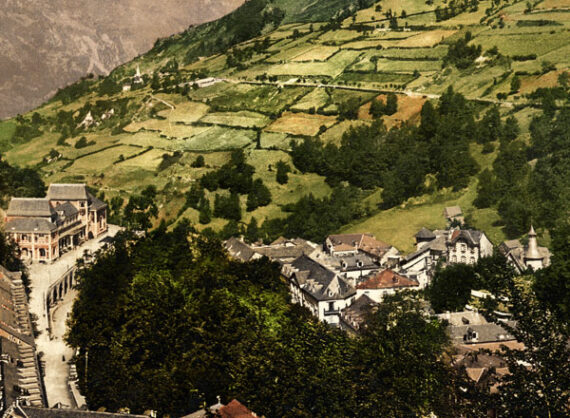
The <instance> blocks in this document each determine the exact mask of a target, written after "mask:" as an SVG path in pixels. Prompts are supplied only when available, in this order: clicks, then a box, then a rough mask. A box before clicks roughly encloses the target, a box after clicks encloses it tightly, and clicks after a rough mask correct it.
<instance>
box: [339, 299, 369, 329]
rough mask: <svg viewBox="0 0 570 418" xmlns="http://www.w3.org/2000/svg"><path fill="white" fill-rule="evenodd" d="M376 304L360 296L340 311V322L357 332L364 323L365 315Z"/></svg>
mask: <svg viewBox="0 0 570 418" xmlns="http://www.w3.org/2000/svg"><path fill="white" fill-rule="evenodd" d="M377 305H378V303H377V302H374V301H373V300H372V299H370V298H369V297H368V296H367V295H362V296H360V297H359V298H358V299H356V300H355V301H354V303H353V304H352V305H350V306H348V307H346V308H344V309H343V310H342V311H341V315H340V317H341V319H342V321H343V322H344V323H345V324H347V325H348V326H349V327H351V328H352V329H354V330H358V329H359V328H360V327H361V326H362V323H363V322H364V320H365V318H366V315H367V314H368V313H369V312H370V311H371V310H372V308H373V307H374V306H377Z"/></svg>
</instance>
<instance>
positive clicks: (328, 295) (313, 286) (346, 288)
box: [291, 255, 355, 300]
mask: <svg viewBox="0 0 570 418" xmlns="http://www.w3.org/2000/svg"><path fill="white" fill-rule="evenodd" d="M291 267H292V268H293V269H295V270H297V272H294V273H293V274H294V275H295V277H296V278H297V281H298V282H299V285H300V286H301V288H302V289H303V290H305V291H307V292H308V293H309V294H311V295H312V296H313V297H314V298H315V299H317V300H335V299H346V298H347V297H349V296H351V295H353V294H354V293H355V289H354V288H353V287H352V286H351V285H350V284H348V283H347V282H346V281H345V280H344V279H342V278H340V277H338V276H337V275H336V274H335V273H334V272H332V271H330V270H329V269H327V268H326V267H324V266H322V265H321V264H319V263H317V262H316V261H314V260H312V259H311V258H309V257H308V256H306V255H302V256H300V257H299V258H297V259H296V260H295V261H294V262H293V263H292V264H291Z"/></svg>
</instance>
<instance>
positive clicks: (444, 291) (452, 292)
mask: <svg viewBox="0 0 570 418" xmlns="http://www.w3.org/2000/svg"><path fill="white" fill-rule="evenodd" d="M476 284H477V282H476V277H475V271H474V269H473V267H472V266H470V265H468V264H461V263H459V264H451V265H449V266H447V267H446V268H438V269H437V270H436V272H435V275H434V277H433V280H432V282H431V284H430V285H429V287H428V288H427V289H426V295H427V297H428V299H429V301H430V303H431V306H432V308H433V309H434V310H435V311H436V312H444V311H459V310H462V309H464V308H465V305H466V304H467V302H468V301H469V299H470V297H471V290H472V289H475V288H476V287H477V286H476Z"/></svg>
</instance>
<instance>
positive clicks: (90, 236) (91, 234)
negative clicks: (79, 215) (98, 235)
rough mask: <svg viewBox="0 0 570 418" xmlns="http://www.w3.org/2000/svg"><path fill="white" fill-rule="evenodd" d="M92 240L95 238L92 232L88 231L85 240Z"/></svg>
mask: <svg viewBox="0 0 570 418" xmlns="http://www.w3.org/2000/svg"><path fill="white" fill-rule="evenodd" d="M93 238H95V237H94V236H93V232H91V231H89V233H88V234H87V239H93Z"/></svg>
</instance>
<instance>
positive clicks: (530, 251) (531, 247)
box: [525, 225, 544, 260]
mask: <svg viewBox="0 0 570 418" xmlns="http://www.w3.org/2000/svg"><path fill="white" fill-rule="evenodd" d="M543 258H544V257H543V256H541V255H540V252H539V251H538V242H537V241H536V232H535V231H534V228H533V227H532V225H531V226H530V231H528V247H527V250H526V254H525V260H542V259H543Z"/></svg>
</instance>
